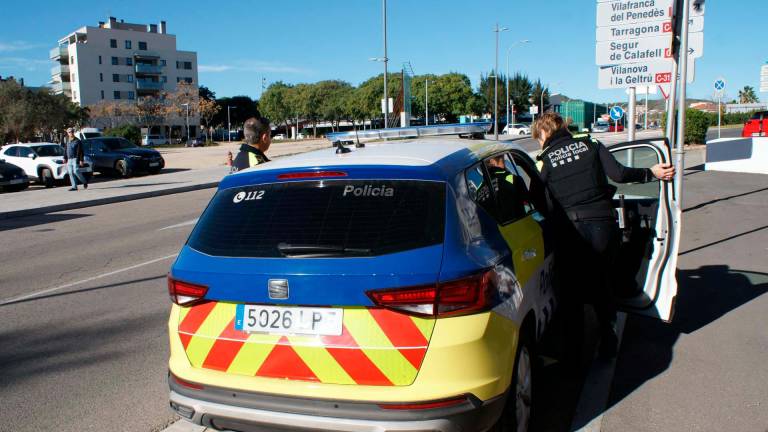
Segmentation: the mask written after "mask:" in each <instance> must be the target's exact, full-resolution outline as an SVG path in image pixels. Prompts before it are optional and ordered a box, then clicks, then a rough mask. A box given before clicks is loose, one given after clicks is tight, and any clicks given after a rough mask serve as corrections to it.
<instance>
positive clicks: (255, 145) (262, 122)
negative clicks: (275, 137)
mask: <svg viewBox="0 0 768 432" xmlns="http://www.w3.org/2000/svg"><path fill="white" fill-rule="evenodd" d="M243 130H244V134H245V143H244V144H243V145H241V146H240V151H239V152H238V153H237V156H236V157H235V160H234V161H233V163H232V171H233V172H234V171H240V170H244V169H247V168H251V167H254V166H256V165H259V164H262V163H266V162H269V158H268V157H267V155H266V154H265V153H266V152H267V150H269V146H270V144H272V130H271V129H270V128H269V120H268V119H266V118H264V117H251V118H249V119H248V120H246V121H245V124H244V125H243Z"/></svg>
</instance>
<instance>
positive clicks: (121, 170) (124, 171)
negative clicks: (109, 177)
mask: <svg viewBox="0 0 768 432" xmlns="http://www.w3.org/2000/svg"><path fill="white" fill-rule="evenodd" d="M115 171H117V174H118V175H119V176H120V177H122V178H128V177H130V176H131V170H130V169H129V168H128V162H126V161H125V160H123V159H120V160H119V161H117V162H115Z"/></svg>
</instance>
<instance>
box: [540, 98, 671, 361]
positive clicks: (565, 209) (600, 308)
mask: <svg viewBox="0 0 768 432" xmlns="http://www.w3.org/2000/svg"><path fill="white" fill-rule="evenodd" d="M532 133H533V137H534V138H535V139H536V140H537V141H538V142H539V144H541V147H542V151H541V154H540V155H539V156H538V159H539V160H540V161H541V163H542V164H541V179H542V181H543V182H544V184H545V185H546V188H547V192H548V197H549V201H550V204H551V206H550V207H551V213H552V215H553V219H554V221H555V225H556V227H557V228H556V236H557V246H556V247H557V249H558V257H557V260H558V261H559V262H560V264H559V269H560V272H561V277H562V278H564V280H567V281H569V283H568V284H567V286H562V285H561V291H562V294H563V303H565V304H564V305H563V306H564V308H566V309H570V312H566V314H565V315H566V320H568V316H570V318H571V319H573V318H574V315H575V316H576V317H578V319H579V322H578V324H579V325H577V327H578V329H581V328H582V326H581V324H582V323H583V321H582V319H583V317H582V316H581V310H583V303H584V302H587V301H589V302H591V303H592V304H593V305H594V308H595V312H596V314H597V319H598V322H599V325H600V333H601V334H600V336H601V342H600V355H601V357H604V358H611V357H614V356H615V355H616V350H617V347H618V338H617V336H616V331H615V328H614V325H615V321H616V307H615V305H614V302H613V300H612V292H611V289H610V271H611V268H612V265H613V257H614V256H615V254H616V252H617V248H618V246H619V238H620V237H619V227H618V223H617V215H616V211H615V209H614V206H613V195H614V193H615V192H616V188H615V187H613V186H612V185H611V184H610V183H609V182H608V177H610V178H611V180H613V181H614V182H616V183H633V182H640V183H645V182H649V181H652V180H655V179H659V180H664V181H669V180H671V179H672V178H673V177H674V174H675V168H674V167H672V166H671V165H669V164H658V165H655V166H653V167H651V168H629V167H625V166H623V165H622V164H620V163H619V162H618V161H617V160H616V159H615V158H614V157H613V155H612V154H611V153H610V152H609V151H608V150H607V149H606V148H605V147H604V146H603V145H602V144H601V143H600V142H598V141H597V140H593V139H590V138H589V136H588V135H587V136H584V137H581V138H574V136H573V135H571V133H570V132H569V131H568V128H567V125H566V124H565V122H564V121H563V119H562V117H560V115H559V114H557V113H553V112H547V113H544V114H543V115H542V116H541V117H540V118H539V119H538V120H537V121H536V123H535V124H534V126H533V130H532ZM577 309H578V311H577ZM571 324H576V323H571ZM567 327H568V326H567ZM580 331H581V330H579V332H580ZM579 342H580V341H579Z"/></svg>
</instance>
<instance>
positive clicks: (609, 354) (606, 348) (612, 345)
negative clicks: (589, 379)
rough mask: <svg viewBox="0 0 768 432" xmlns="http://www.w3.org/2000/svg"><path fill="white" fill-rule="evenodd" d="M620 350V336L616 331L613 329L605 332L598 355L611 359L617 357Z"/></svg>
mask: <svg viewBox="0 0 768 432" xmlns="http://www.w3.org/2000/svg"><path fill="white" fill-rule="evenodd" d="M618 352H619V337H618V336H616V332H615V331H614V330H613V329H611V330H609V331H606V332H604V333H603V336H602V337H601V338H600V349H599V350H598V356H599V357H600V358H601V359H603V360H611V359H614V358H616V355H617V354H618Z"/></svg>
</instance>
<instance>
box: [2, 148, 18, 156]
mask: <svg viewBox="0 0 768 432" xmlns="http://www.w3.org/2000/svg"><path fill="white" fill-rule="evenodd" d="M3 154H4V155H6V156H18V155H19V151H18V147H11V148H8V149H6V150H5V153H3Z"/></svg>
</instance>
